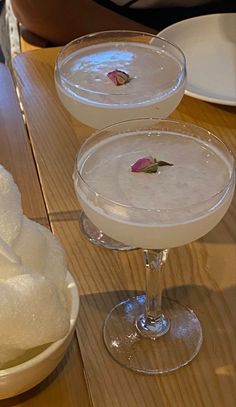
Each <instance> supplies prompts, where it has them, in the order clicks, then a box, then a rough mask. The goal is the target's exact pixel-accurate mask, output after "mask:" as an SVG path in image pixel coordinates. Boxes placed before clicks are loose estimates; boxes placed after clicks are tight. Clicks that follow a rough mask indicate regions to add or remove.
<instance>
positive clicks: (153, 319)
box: [136, 249, 170, 339]
mask: <svg viewBox="0 0 236 407" xmlns="http://www.w3.org/2000/svg"><path fill="white" fill-rule="evenodd" d="M167 255H168V250H167V249H163V250H144V260H145V267H146V300H145V313H144V314H143V315H141V316H140V317H139V318H138V320H137V321H136V327H137V329H138V331H139V333H140V334H141V335H143V336H146V337H149V338H151V339H156V338H158V337H159V336H162V335H164V334H165V333H166V332H167V331H168V330H169V328H170V321H169V320H168V318H166V317H165V315H164V314H163V312H162V307H161V299H162V286H161V283H160V280H161V277H162V272H163V270H164V267H165V263H166V260H167Z"/></svg>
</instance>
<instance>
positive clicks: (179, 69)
mask: <svg viewBox="0 0 236 407" xmlns="http://www.w3.org/2000/svg"><path fill="white" fill-rule="evenodd" d="M114 71H122V72H125V74H127V75H128V78H129V80H128V81H127V83H125V84H123V85H122V86H116V84H115V83H114V81H112V80H111V79H110V77H109V73H111V72H114ZM185 80H186V71H185V58H184V55H183V54H182V52H181V51H180V50H179V49H178V48H177V47H175V46H174V45H172V44H170V43H168V42H167V41H165V40H163V39H160V38H156V37H155V36H152V35H149V34H145V33H135V32H128V31H121V32H119V31H118V32H116V31H114V32H104V33H97V34H93V35H90V36H85V37H82V38H81V39H78V40H75V41H73V42H72V43H70V44H68V45H67V46H66V47H65V48H64V49H63V50H62V52H61V53H60V54H59V56H58V59H57V63H56V69H55V83H56V88H57V92H58V95H59V97H60V99H61V101H62V103H63V104H64V105H65V107H66V108H67V110H68V111H69V112H70V113H71V114H72V115H73V116H75V117H76V118H77V119H78V120H80V121H81V122H83V123H85V124H87V125H89V126H91V127H93V128H97V129H99V128H103V127H105V126H107V125H110V124H113V123H117V122H120V121H122V120H128V119H135V118H141V117H160V118H165V117H167V116H168V115H169V114H170V113H171V112H172V111H173V110H174V109H175V108H176V107H177V106H178V104H179V102H180V100H181V99H182V96H183V94H184V87H185Z"/></svg>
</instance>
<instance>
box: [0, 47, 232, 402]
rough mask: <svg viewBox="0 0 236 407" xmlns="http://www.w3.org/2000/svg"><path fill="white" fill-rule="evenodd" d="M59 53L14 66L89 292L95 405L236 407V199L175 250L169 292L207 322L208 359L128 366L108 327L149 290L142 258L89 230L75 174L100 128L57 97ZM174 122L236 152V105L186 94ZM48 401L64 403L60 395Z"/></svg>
mask: <svg viewBox="0 0 236 407" xmlns="http://www.w3.org/2000/svg"><path fill="white" fill-rule="evenodd" d="M57 53H58V49H55V48H52V49H44V50H37V51H32V52H28V53H24V54H22V55H19V56H17V57H16V58H15V61H14V70H15V77H16V83H17V86H18V89H19V93H20V98H21V102H22V105H23V109H24V114H25V117H26V123H27V127H28V132H29V137H30V141H31V144H32V149H33V153H34V158H35V162H36V165H37V170H38V174H39V179H40V183H41V187H42V191H43V196H44V200H45V205H46V209H47V213H48V216H49V220H50V224H51V226H52V228H53V231H54V233H55V234H56V235H57V236H59V238H60V239H61V241H62V243H63V245H64V247H65V250H66V253H67V259H68V267H69V270H70V271H71V272H72V273H73V275H74V276H75V278H76V280H77V283H78V287H79V290H80V294H81V309H80V316H79V320H78V325H77V335H78V340H79V346H80V350H81V355H82V359H83V364H84V369H85V375H86V380H87V388H88V392H89V395H90V398H91V405H93V406H94V407H136V406H138V407H159V406H160V407H162V406H163V407H169V406H170V407H175V406H176V407H189V406H191V407H192V406H193V407H195V406H196V407H200V406H204V407H205V406H206V407H211V406H212V407H213V406H214V407H215V406H216V407H221V406H227V407H233V406H235V403H236V395H235V384H236V372H235V359H236V340H235V308H236V302H235V301H236V300H235V298H236V296H235V294H236V288H235V285H236V284H235V283H236V275H235V274H236V273H235V268H236V253H235V241H236V233H235V232H236V231H235V201H234V203H232V205H231V207H230V209H229V211H228V213H227V214H226V216H225V218H224V219H223V220H222V221H221V222H220V224H219V225H218V226H216V227H215V228H214V229H213V230H212V231H211V232H210V233H208V234H207V235H206V236H205V237H204V238H202V239H200V240H198V241H196V242H194V243H192V244H190V245H187V246H184V247H180V248H177V249H173V250H171V251H170V255H169V260H168V264H167V267H166V271H165V273H164V275H163V284H164V287H165V291H166V293H167V294H168V296H170V297H171V298H174V299H177V300H178V301H180V302H182V303H183V304H185V305H187V306H189V307H190V308H192V309H194V311H195V312H196V314H197V315H198V317H199V319H200V321H201V324H202V328H203V335H204V341H203V345H202V348H201V350H200V352H199V354H198V356H197V357H196V358H195V359H194V360H193V362H192V363H191V364H189V365H188V366H186V367H184V368H182V369H179V370H178V371H176V372H175V373H171V374H166V375H160V376H159V375H158V376H146V375H142V374H136V373H133V372H131V371H129V370H127V369H125V368H123V367H121V366H119V365H118V364H117V363H116V362H115V361H113V359H112V358H111V357H110V355H109V354H108V352H107V351H106V349H105V346H104V343H103V339H102V328H103V322H104V319H105V317H106V315H107V313H108V312H109V310H110V309H111V308H112V306H113V305H115V304H116V303H117V302H118V301H120V300H121V299H126V298H127V297H128V296H130V295H131V294H132V293H134V291H135V292H136V290H138V291H139V290H143V289H144V266H143V260H142V253H141V252H140V251H138V250H137V251H131V252H126V253H120V252H114V251H109V250H105V249H101V248H97V247H94V246H92V245H91V244H90V243H88V242H87V241H85V240H84V238H83V237H82V236H81V234H80V231H79V224H78V213H79V204H78V202H77V199H76V197H75V194H74V190H73V183H72V178H71V176H72V172H73V167H74V159H75V154H76V151H77V149H78V147H79V145H80V144H81V142H82V141H83V140H84V139H85V138H86V137H87V136H88V135H89V134H90V133H91V131H92V130H91V129H89V128H88V127H86V126H84V125H82V124H81V123H79V122H77V121H76V120H75V119H73V118H72V117H71V116H70V115H69V114H68V113H67V112H66V110H65V109H64V108H63V106H62V105H61V103H60V102H59V100H58V98H57V94H56V90H55V86H54V73H53V71H54V64H55V57H56V55H57ZM172 118H175V119H181V120H186V121H188V122H193V123H196V124H198V125H201V126H202V127H205V128H207V129H208V130H210V131H212V132H213V133H214V134H216V135H217V136H218V137H219V138H221V139H222V140H224V141H225V142H226V144H227V145H228V146H229V147H230V148H231V150H232V151H233V152H234V153H236V130H235V129H236V116H235V109H233V108H229V107H223V106H220V105H214V104H209V103H206V102H202V101H199V100H196V99H192V98H190V97H186V96H185V97H184V98H183V100H182V102H181V104H180V106H179V107H178V109H177V110H176V111H175V112H174V114H173V115H172ZM170 351H171V350H170ZM75 364H77V361H76V360H75V361H74V365H75ZM74 365H73V368H74V369H75V366H74ZM73 368H72V367H71V369H73ZM80 380H81V376H80V377H78V380H77V385H78V386H79V381H80ZM55 382H56V381H55ZM74 386H76V383H75V380H73V381H72V382H71V383H70V385H68V388H67V391H68V397H70V396H69V394H70V392H71V391H72V390H73V391H75V392H76V387H74ZM78 392H79V390H78ZM40 395H41V393H40V390H39V392H38V394H37V395H36V396H35V398H34V406H40V405H42V404H40ZM48 397H50V395H49V394H48ZM48 400H49V399H48ZM78 400H79V394H78ZM12 405H14V404H12ZM15 405H17V404H15ZM19 405H20V404H19ZM29 405H30V404H29ZM48 405H55V406H64V404H60V397H57V398H56V404H55V402H54V404H48ZM68 405H69V404H68ZM71 405H74V406H75V407H76V406H77V405H79V404H78V403H77V404H76V402H75V404H71ZM81 405H83V404H81ZM0 406H1V404H0Z"/></svg>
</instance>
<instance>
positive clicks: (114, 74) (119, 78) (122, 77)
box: [107, 69, 130, 86]
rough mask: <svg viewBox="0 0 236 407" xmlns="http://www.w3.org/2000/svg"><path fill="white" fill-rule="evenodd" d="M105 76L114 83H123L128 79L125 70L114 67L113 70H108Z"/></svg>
mask: <svg viewBox="0 0 236 407" xmlns="http://www.w3.org/2000/svg"><path fill="white" fill-rule="evenodd" d="M107 77H108V78H109V79H110V80H111V81H112V82H113V83H114V84H115V85H116V86H121V85H125V84H126V83H127V82H129V81H130V77H129V75H128V74H127V73H126V72H123V71H120V70H119V69H115V70H114V71H111V72H108V74H107Z"/></svg>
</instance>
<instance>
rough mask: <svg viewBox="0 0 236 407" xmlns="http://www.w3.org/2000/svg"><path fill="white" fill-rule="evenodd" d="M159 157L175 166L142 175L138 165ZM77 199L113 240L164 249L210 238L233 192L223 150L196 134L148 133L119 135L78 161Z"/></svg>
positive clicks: (94, 148) (98, 144)
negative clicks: (134, 168) (136, 168)
mask: <svg viewBox="0 0 236 407" xmlns="http://www.w3.org/2000/svg"><path fill="white" fill-rule="evenodd" d="M145 156H153V157H154V158H156V159H157V160H163V161H167V162H169V163H171V164H173V166H164V167H159V170H158V172H157V173H154V174H148V173H134V172H132V171H131V165H132V164H133V163H134V162H135V161H136V160H138V159H139V158H142V157H145ZM78 167H79V168H78V169H79V171H80V174H81V176H82V178H83V180H84V181H85V182H86V189H84V185H83V183H79V182H78V185H77V194H78V197H79V199H80V201H81V204H82V207H83V209H84V210H85V212H86V214H87V215H88V217H89V218H90V219H91V220H92V221H93V223H95V224H96V225H97V226H98V227H99V228H101V229H102V230H103V231H104V232H105V233H106V234H108V235H109V236H111V237H113V238H115V239H117V240H120V241H122V242H124V243H127V244H132V245H133V246H136V247H147V248H163V247H173V246H178V245H181V244H185V243H188V242H189V241H192V240H195V239H197V238H198V237H200V236H202V235H204V234H205V233H207V232H208V231H209V230H210V229H211V228H212V227H214V226H215V225H216V224H217V223H218V222H219V220H220V219H221V218H222V216H223V215H224V213H225V212H226V210H227V208H228V206H229V204H230V201H231V199H232V195H233V185H234V184H233V180H232V182H231V183H230V177H231V174H230V164H228V162H227V159H226V158H225V157H224V155H223V153H222V152H221V151H219V150H218V149H217V148H216V147H214V146H211V145H208V143H207V142H204V141H201V140H199V139H197V138H195V137H191V136H188V135H183V134H182V135H181V134H178V133H177V134H175V133H168V132H156V131H155V132H153V131H149V132H147V131H145V132H143V133H141V132H137V133H134V132H133V133H126V134H122V135H117V136H112V137H110V138H108V139H105V140H103V141H101V142H98V143H97V144H95V145H94V146H93V147H92V148H91V149H90V150H88V151H87V152H86V155H84V156H82V157H81V159H80V160H79V161H78Z"/></svg>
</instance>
